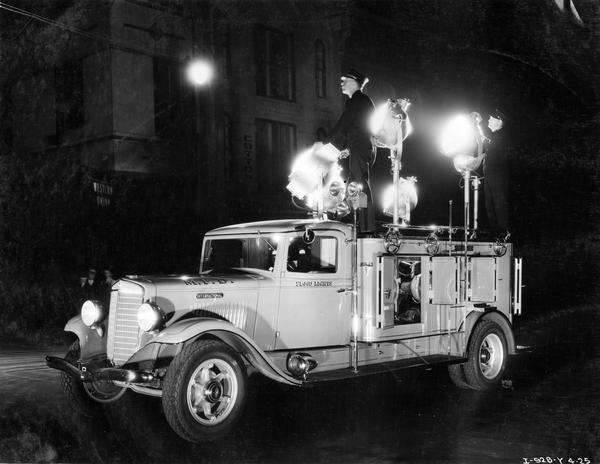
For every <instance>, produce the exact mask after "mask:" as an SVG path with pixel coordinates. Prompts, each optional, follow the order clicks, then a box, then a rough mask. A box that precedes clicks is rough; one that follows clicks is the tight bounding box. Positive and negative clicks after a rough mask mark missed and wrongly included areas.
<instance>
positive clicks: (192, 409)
mask: <svg viewBox="0 0 600 464" xmlns="http://www.w3.org/2000/svg"><path fill="white" fill-rule="evenodd" d="M245 401H246V371H245V368H244V364H243V363H242V361H241V360H240V358H239V356H238V355H237V354H236V353H235V352H234V351H233V350H232V349H231V348H229V347H228V346H227V345H225V344H224V343H222V342H220V341H217V340H200V341H197V342H195V343H193V344H191V345H188V346H186V347H185V348H184V349H183V350H182V351H181V353H179V354H178V355H177V356H176V357H175V359H174V360H173V362H172V363H171V365H170V366H169V370H168V371H167V375H166V376H165V382H164V385H163V396H162V403H163V410H164V412H165V416H166V418H167V421H168V422H169V424H170V425H171V427H172V428H173V430H174V431H175V432H176V433H177V434H178V435H179V436H181V437H182V438H184V439H185V440H188V441H192V442H196V443H200V442H203V441H212V440H216V439H218V438H221V437H223V436H225V435H227V434H228V433H229V432H230V431H231V430H232V429H233V427H234V426H235V424H236V423H237V421H238V420H239V419H240V417H241V415H242V412H243V408H244V404H245Z"/></svg>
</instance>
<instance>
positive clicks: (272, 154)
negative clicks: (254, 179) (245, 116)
mask: <svg viewBox="0 0 600 464" xmlns="http://www.w3.org/2000/svg"><path fill="white" fill-rule="evenodd" d="M295 150H296V126H294V125H293V124H286V123H283V122H277V121H269V120H267V119H257V120H256V166H257V169H258V178H259V185H258V188H259V190H260V191H262V192H275V191H278V190H280V189H282V188H285V184H286V180H287V176H288V175H289V169H290V164H291V159H292V155H293V153H294V151H295Z"/></svg>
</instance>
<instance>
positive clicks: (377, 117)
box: [369, 102, 389, 135]
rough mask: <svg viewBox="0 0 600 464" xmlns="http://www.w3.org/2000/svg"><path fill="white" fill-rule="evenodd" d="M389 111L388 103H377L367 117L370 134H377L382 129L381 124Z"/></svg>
mask: <svg viewBox="0 0 600 464" xmlns="http://www.w3.org/2000/svg"><path fill="white" fill-rule="evenodd" d="M388 112H389V107H388V103H387V102H385V103H383V104H381V105H379V106H378V107H377V108H376V109H375V111H373V113H372V114H371V117H370V118H369V130H370V131H371V134H373V135H377V134H379V132H381V130H382V129H383V124H384V122H385V119H386V118H387V115H388Z"/></svg>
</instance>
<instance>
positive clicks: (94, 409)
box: [59, 340, 100, 417]
mask: <svg viewBox="0 0 600 464" xmlns="http://www.w3.org/2000/svg"><path fill="white" fill-rule="evenodd" d="M80 353H81V348H80V347H79V340H76V341H75V342H73V344H71V346H70V347H69V351H67V354H66V355H65V359H66V360H67V361H69V362H71V363H76V362H77V360H78V359H79V356H80ZM59 375H60V384H61V386H62V389H63V391H64V392H65V394H66V395H67V399H68V400H69V403H71V404H72V405H73V407H74V408H75V410H76V411H77V412H79V413H80V414H82V415H84V416H87V417H94V416H96V415H97V414H98V413H99V412H100V404H99V403H98V402H96V401H94V400H92V399H91V398H90V397H89V395H88V394H87V393H86V392H85V388H84V387H83V383H82V382H80V381H79V380H77V379H75V378H73V377H72V376H70V375H69V374H67V373H66V372H63V371H60V373H59Z"/></svg>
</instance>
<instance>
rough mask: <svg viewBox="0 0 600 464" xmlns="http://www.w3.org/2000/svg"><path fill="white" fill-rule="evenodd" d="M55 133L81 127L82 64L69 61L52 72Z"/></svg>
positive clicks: (82, 119)
mask: <svg viewBox="0 0 600 464" xmlns="http://www.w3.org/2000/svg"><path fill="white" fill-rule="evenodd" d="M54 83H55V90H56V101H55V105H54V109H55V112H56V133H57V134H63V133H64V132H65V131H68V130H73V129H79V128H81V127H83V122H84V112H83V63H82V61H81V60H76V61H69V62H67V63H65V64H64V65H63V66H61V67H60V68H56V69H55V72H54Z"/></svg>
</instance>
